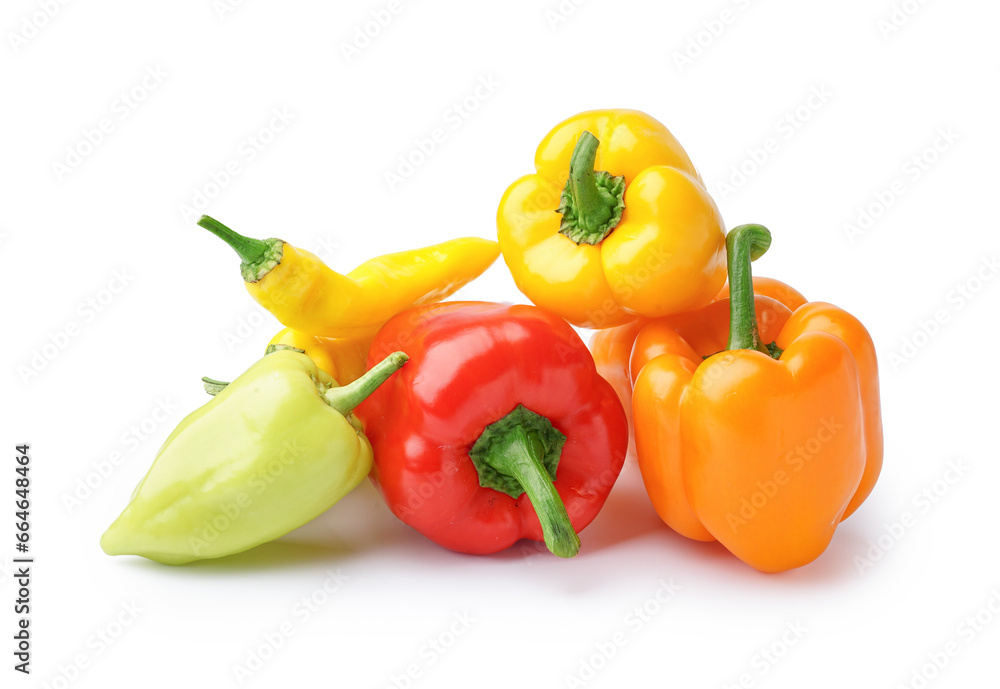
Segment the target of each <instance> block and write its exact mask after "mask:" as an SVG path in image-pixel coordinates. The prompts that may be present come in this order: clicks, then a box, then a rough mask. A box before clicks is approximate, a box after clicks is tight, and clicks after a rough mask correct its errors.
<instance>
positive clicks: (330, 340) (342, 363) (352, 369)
mask: <svg viewBox="0 0 1000 689" xmlns="http://www.w3.org/2000/svg"><path fill="white" fill-rule="evenodd" d="M374 337H375V333H372V334H371V335H361V336H356V337H323V336H322V335H310V334H309V333H304V332H301V331H298V330H294V329H292V328H283V329H282V330H279V331H278V332H277V333H276V334H275V336H274V337H272V338H271V341H270V342H269V343H268V348H269V349H271V348H273V347H275V346H277V345H284V346H286V347H292V348H294V349H299V350H301V351H303V352H304V353H305V354H306V355H307V356H308V357H309V358H310V359H312V360H313V361H314V362H316V366H318V367H319V368H320V370H322V371H325V372H326V373H327V374H329V375H330V377H331V378H333V379H334V380H336V381H337V382H339V383H340V384H341V385H346V384H347V383H352V382H354V381H355V380H357V379H358V378H360V377H361V376H363V375H364V373H365V370H366V366H367V361H368V348H369V347H371V344H372V340H373V339H374Z"/></svg>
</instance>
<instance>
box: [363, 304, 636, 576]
mask: <svg viewBox="0 0 1000 689" xmlns="http://www.w3.org/2000/svg"><path fill="white" fill-rule="evenodd" d="M401 343H406V351H407V354H408V355H409V357H410V358H409V363H407V365H406V366H405V367H404V368H403V370H402V371H401V372H400V373H399V374H397V376H395V377H394V378H393V379H391V380H390V381H389V382H388V383H387V384H386V385H384V386H382V388H380V389H379V390H377V391H376V392H375V393H374V394H373V395H372V396H371V397H369V398H368V399H367V400H366V401H365V402H364V403H363V404H362V405H360V406H359V407H358V409H357V414H358V415H359V417H360V418H361V419H362V420H363V422H364V424H365V428H366V429H367V433H368V437H369V439H370V440H371V442H372V447H373V449H374V453H375V465H374V467H373V469H372V474H371V478H372V480H373V482H374V483H375V485H376V486H377V487H378V489H379V491H380V492H381V494H382V497H383V498H384V500H385V502H386V504H387V505H388V506H389V508H390V510H391V511H392V512H393V514H395V515H396V516H397V517H399V519H401V520H402V521H403V522H405V523H406V524H409V525H410V526H412V527H413V528H415V529H416V530H417V531H419V532H420V533H422V534H423V535H425V536H427V537H428V538H430V539H431V540H433V541H435V542H436V543H438V544H440V545H442V546H444V547H446V548H450V549H451V550H455V551H459V552H463V553H474V554H486V553H494V552H497V551H500V550H503V549H505V548H507V547H509V546H511V545H513V544H514V543H515V542H516V541H518V540H519V539H521V538H530V539H534V540H536V541H544V542H545V545H546V546H547V547H548V549H549V550H550V551H551V552H553V553H554V554H556V555H558V556H560V557H572V556H574V555H576V554H577V552H578V550H579V545H580V540H579V537H578V535H577V534H578V533H579V532H580V531H581V530H582V529H583V528H584V527H586V526H587V525H588V524H589V523H590V522H591V521H592V520H593V519H594V517H595V516H596V515H597V513H598V512H599V511H600V509H601V507H602V506H603V504H604V501H605V499H606V498H607V496H608V493H609V492H610V491H611V488H612V486H613V485H614V483H615V480H616V479H617V477H618V474H619V472H620V471H621V468H622V464H623V462H624V459H625V453H626V449H627V445H628V427H627V424H626V421H625V413H624V410H623V409H622V405H621V403H620V402H619V401H618V397H617V395H616V394H615V392H614V390H613V389H612V388H611V386H610V385H609V384H608V383H607V382H606V381H605V380H604V379H603V378H601V377H600V376H599V375H598V374H597V370H596V369H595V367H594V362H593V359H592V358H591V356H590V352H589V351H588V350H587V347H586V345H585V344H584V343H583V341H582V340H581V339H580V337H579V336H578V335H577V334H576V332H575V331H574V330H573V329H572V328H571V327H570V326H569V325H568V324H567V323H566V322H565V321H563V320H562V319H560V318H558V317H557V316H555V315H553V314H551V313H549V312H547V311H545V310H543V309H540V308H537V307H534V306H526V305H510V304H493V303H486V302H451V303H443V304H432V305H428V306H422V307H417V308H413V309H410V310H408V311H404V312H403V313H401V314H399V315H397V316H396V317H394V318H393V319H391V320H390V321H389V322H388V323H386V324H385V326H383V327H382V329H381V330H380V331H379V332H378V334H377V335H376V336H375V341H374V342H373V343H372V347H371V351H370V354H369V360H370V361H373V360H376V359H378V358H379V357H380V356H382V353H383V352H387V351H389V350H390V349H395V348H396V347H397V346H399V345H400V344H401Z"/></svg>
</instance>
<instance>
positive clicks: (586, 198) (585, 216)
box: [558, 131, 625, 244]
mask: <svg viewBox="0 0 1000 689" xmlns="http://www.w3.org/2000/svg"><path fill="white" fill-rule="evenodd" d="M600 144H601V142H600V141H599V140H598V139H597V137H596V136H594V135H593V134H591V133H590V132H587V131H585V132H583V133H582V134H580V138H579V139H577V142H576V148H574V149H573V155H572V157H571V158H570V161H569V177H568V179H567V180H566V187H565V188H564V189H563V192H562V198H561V205H560V206H559V209H558V212H559V213H562V216H563V220H562V223H561V224H560V227H559V232H560V233H561V234H564V235H566V236H567V237H569V238H570V239H571V240H573V241H574V242H576V243H577V244H600V243H601V241H602V240H603V239H604V238H605V237H607V236H608V234H610V233H611V230H613V229H614V228H615V226H616V225H618V222H619V221H620V220H621V217H622V212H623V210H624V208H625V201H624V196H625V179H624V177H615V176H613V175H610V174H609V173H607V172H595V171H594V161H595V160H596V158H597V148H598V146H600Z"/></svg>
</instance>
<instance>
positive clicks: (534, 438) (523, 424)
mask: <svg viewBox="0 0 1000 689" xmlns="http://www.w3.org/2000/svg"><path fill="white" fill-rule="evenodd" d="M565 442H566V436H565V435H563V434H562V433H560V432H559V430H558V429H556V428H554V427H553V426H552V423H551V422H550V421H549V420H548V419H547V418H545V417H544V416H542V415H541V414H536V413H535V412H533V411H531V410H530V409H527V408H526V407H524V406H523V405H520V404H519V405H518V406H517V407H515V408H514V410H513V411H511V412H510V413H508V414H507V415H506V416H504V417H503V418H501V419H499V420H497V421H495V422H493V423H491V424H490V425H489V426H487V427H486V428H485V429H484V430H483V432H482V434H481V435H480V436H479V439H478V440H477V441H476V443H475V444H474V445H473V446H472V449H471V450H469V457H470V458H471V459H472V463H473V464H474V465H475V467H476V471H478V472H479V485H481V486H483V487H484V488H492V489H494V490H497V491H500V492H502V493H506V494H507V495H509V496H511V497H512V498H515V499H516V498H519V497H521V496H522V495H524V494H527V496H528V499H529V500H531V506H532V507H534V508H535V514H536V515H537V516H538V521H539V522H540V523H541V525H542V537H543V538H544V539H545V545H546V547H548V549H549V550H550V551H552V553H553V554H555V555H558V556H559V557H573V556H574V555H576V554H577V552H579V550H580V537H579V536H577V535H576V531H574V530H573V524H572V522H571V521H570V518H569V514H568V513H567V512H566V506H565V505H564V504H563V501H562V498H561V497H559V492H558V491H557V490H556V488H555V486H554V485H553V481H555V477H556V470H557V469H558V464H559V457H560V456H561V454H562V448H563V444H564V443H565Z"/></svg>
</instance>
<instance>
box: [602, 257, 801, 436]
mask: <svg viewBox="0 0 1000 689" xmlns="http://www.w3.org/2000/svg"><path fill="white" fill-rule="evenodd" d="M753 290H754V294H756V295H757V296H764V297H770V298H772V299H775V300H776V301H778V302H780V303H782V304H784V305H785V306H787V307H788V308H789V309H791V310H792V311H794V310H795V309H797V308H799V307H800V306H802V305H803V304H805V303H806V298H805V297H803V296H802V294H801V293H800V292H799V291H798V290H796V289H795V288H794V287H792V286H790V285H787V284H785V283H784V282H781V281H780V280H775V279H773V278H766V277H756V276H754V279H753ZM728 298H729V284H728V283H726V284H725V285H724V286H723V288H722V291H720V292H719V294H718V295H717V296H716V297H715V301H719V300H721V299H728ZM726 313H727V314H728V307H727V311H726ZM681 318H682V319H683V318H684V317H683V316H681ZM665 319H666V320H668V321H669V320H671V319H672V317H671V316H666V317H665ZM651 320H652V319H649V318H637V319H635V320H634V321H631V322H629V323H625V324H624V325H619V326H615V327H613V328H605V329H603V330H598V331H596V332H595V333H594V334H593V335H592V336H591V338H590V351H591V353H592V354H593V355H594V363H595V364H597V371H598V373H600V374H601V376H602V377H603V378H604V379H605V380H606V381H608V382H609V383H611V386H612V387H613V388H614V389H615V392H617V393H618V398H619V399H620V400H621V401H622V404H623V405H624V406H625V411H626V412H627V413H628V415H629V424H630V427H631V422H632V384H633V383H634V382H635V377H636V376H637V375H639V368H641V367H639V368H636V369H634V370H631V371H630V363H631V358H632V346H633V345H634V344H635V338H636V336H638V334H639V332H640V331H642V329H643V328H645V327H646V325H647V324H649V323H650V321H651ZM647 337H648V335H647ZM647 360H648V359H647Z"/></svg>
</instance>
